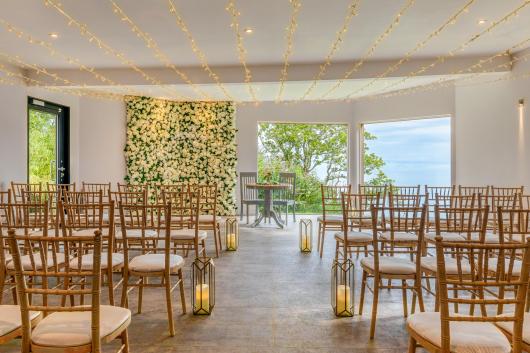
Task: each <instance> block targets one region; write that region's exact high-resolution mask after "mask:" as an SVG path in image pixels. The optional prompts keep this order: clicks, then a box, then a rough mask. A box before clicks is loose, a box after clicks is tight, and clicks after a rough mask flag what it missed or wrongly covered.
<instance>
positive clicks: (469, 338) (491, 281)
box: [407, 206, 530, 353]
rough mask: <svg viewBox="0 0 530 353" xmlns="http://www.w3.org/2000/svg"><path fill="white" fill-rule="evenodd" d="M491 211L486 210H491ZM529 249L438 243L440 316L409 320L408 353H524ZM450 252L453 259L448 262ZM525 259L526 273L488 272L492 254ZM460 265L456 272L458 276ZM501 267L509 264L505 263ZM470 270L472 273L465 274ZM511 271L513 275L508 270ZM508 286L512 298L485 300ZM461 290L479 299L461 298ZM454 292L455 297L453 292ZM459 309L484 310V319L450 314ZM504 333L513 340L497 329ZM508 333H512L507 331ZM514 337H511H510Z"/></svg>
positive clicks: (523, 246) (439, 240)
mask: <svg viewBox="0 0 530 353" xmlns="http://www.w3.org/2000/svg"><path fill="white" fill-rule="evenodd" d="M486 207H487V206H486ZM529 249H530V244H529V243H528V242H525V243H518V244H517V243H512V244H484V243H474V242H446V241H443V240H442V238H441V237H438V238H437V239H436V258H437V272H438V291H439V297H440V312H428V313H427V312H425V313H417V314H414V315H412V316H411V317H409V319H408V320H407V330H408V332H409V334H410V340H409V350H408V351H409V352H416V348H417V347H418V346H421V347H423V348H424V349H426V350H427V351H428V352H436V353H450V352H513V353H521V352H522V343H521V341H522V336H523V332H522V331H523V317H524V305H525V297H526V295H527V291H528V270H529V268H530V252H529ZM448 252H451V253H453V254H454V257H452V258H448V257H446V254H447V253H448ZM521 253H522V254H523V258H522V262H523V264H524V265H523V266H522V270H521V273H520V275H519V276H513V275H512V270H513V267H512V266H509V267H508V268H507V269H506V268H505V269H502V270H501V271H498V273H497V275H495V276H491V274H490V272H489V271H488V258H489V257H490V254H498V255H499V256H501V258H505V259H507V260H508V261H509V263H512V262H513V261H515V259H516V258H517V256H518V254H521ZM455 264H456V269H457V271H454V269H455ZM500 264H501V266H502V264H504V262H503V261H501V262H500ZM464 268H468V269H469V271H463V270H462V269H464ZM505 270H508V271H505ZM506 286H511V287H513V288H514V289H515V293H516V296H515V297H513V298H506V297H504V298H500V297H492V296H485V295H484V292H485V290H486V289H489V290H491V291H497V292H498V291H499V290H501V289H502V288H504V287H506ZM459 291H464V292H472V293H475V295H472V296H471V297H469V298H468V297H466V298H460V297H458V296H457V295H455V294H456V293H458V292H459ZM451 292H452V293H453V295H451V294H450V293H451ZM451 304H453V305H454V307H455V308H456V307H458V305H459V304H460V305H462V304H466V305H470V306H471V307H473V306H479V307H480V308H481V315H480V316H476V315H474V313H470V315H467V316H466V315H462V314H459V313H457V312H456V310H454V311H451V310H450V306H451ZM500 305H504V306H506V305H510V306H513V307H514V309H515V310H514V312H513V313H507V314H505V315H501V316H495V315H494V316H488V307H490V306H493V307H498V306H500ZM495 325H497V326H500V327H502V328H504V329H505V330H506V331H507V333H509V337H510V338H511V340H509V339H507V338H506V336H505V335H504V334H503V333H502V332H501V331H500V330H499V329H498V328H497V327H496V326H495ZM508 331H509V332H508ZM510 333H511V334H510Z"/></svg>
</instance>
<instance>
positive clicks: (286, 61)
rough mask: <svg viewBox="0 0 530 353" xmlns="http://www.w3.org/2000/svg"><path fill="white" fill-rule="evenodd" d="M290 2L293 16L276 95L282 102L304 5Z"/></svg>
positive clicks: (294, 1)
mask: <svg viewBox="0 0 530 353" xmlns="http://www.w3.org/2000/svg"><path fill="white" fill-rule="evenodd" d="M289 2H290V4H291V7H292V12H291V18H290V20H289V26H287V29H286V37H287V39H286V42H287V47H286V49H285V54H283V68H282V72H281V76H280V88H279V90H278V95H277V96H276V102H280V100H281V98H282V95H283V90H284V88H285V81H286V80H287V75H288V72H287V71H288V69H289V58H290V57H291V55H292V53H293V40H294V33H295V32H296V28H297V27H298V22H297V17H298V14H299V13H300V8H301V7H302V3H301V2H300V1H299V0H289Z"/></svg>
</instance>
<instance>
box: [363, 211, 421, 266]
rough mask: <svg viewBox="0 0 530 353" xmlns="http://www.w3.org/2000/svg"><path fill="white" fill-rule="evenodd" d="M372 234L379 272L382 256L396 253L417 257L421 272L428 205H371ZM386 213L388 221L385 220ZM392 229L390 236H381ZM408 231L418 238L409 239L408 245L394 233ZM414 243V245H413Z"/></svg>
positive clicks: (375, 264)
mask: <svg viewBox="0 0 530 353" xmlns="http://www.w3.org/2000/svg"><path fill="white" fill-rule="evenodd" d="M371 213H372V234H373V249H374V252H373V253H374V270H375V272H376V275H377V273H379V259H380V257H381V256H394V255H395V254H408V255H412V256H413V257H414V258H416V259H417V261H416V273H417V274H419V273H421V269H420V266H421V264H420V261H419V259H420V258H421V255H422V245H423V239H424V235H425V220H426V217H427V205H426V204H424V205H423V206H422V207H376V206H372V207H371ZM383 215H386V216H385V218H386V222H383V221H382V220H383ZM387 231H390V234H391V236H390V237H381V236H380V233H381V232H387ZM396 232H406V233H410V234H415V235H416V236H417V237H416V239H411V240H410V241H409V240H407V246H403V243H401V244H400V243H399V242H397V241H395V239H394V233H396ZM411 244H413V246H411Z"/></svg>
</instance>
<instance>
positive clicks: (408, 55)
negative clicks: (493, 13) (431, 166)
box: [343, 0, 475, 99]
mask: <svg viewBox="0 0 530 353" xmlns="http://www.w3.org/2000/svg"><path fill="white" fill-rule="evenodd" d="M474 2H475V0H469V1H468V2H467V3H466V4H465V5H464V6H463V7H461V8H459V9H458V11H457V12H455V13H454V14H453V15H451V17H449V18H448V19H447V20H446V21H445V22H444V23H443V24H442V25H441V26H439V27H438V28H436V29H435V30H434V31H433V32H431V33H430V34H429V35H428V36H427V37H426V38H425V39H423V40H422V41H421V42H419V43H418V44H416V46H415V47H414V48H413V49H412V50H410V51H408V52H407V53H406V54H405V56H404V57H403V58H401V59H400V60H399V61H398V62H396V63H395V64H393V65H391V66H389V67H388V68H387V69H386V70H385V71H384V72H382V73H381V74H379V75H378V76H377V77H375V78H374V79H372V80H371V81H370V82H368V83H367V84H365V85H363V86H361V87H360V88H358V89H356V90H355V91H353V92H352V93H350V94H348V95H347V96H345V97H343V98H344V99H348V98H350V97H352V96H356V95H358V94H359V93H361V92H363V91H364V90H366V89H367V88H369V87H371V86H372V85H373V84H374V83H376V82H377V81H379V80H380V79H382V78H384V77H387V76H388V75H390V74H391V73H393V72H395V71H396V70H397V69H398V68H399V67H400V66H401V65H403V64H404V63H406V62H408V61H409V60H410V59H411V58H412V56H413V55H414V54H415V53H416V52H418V51H419V50H421V49H422V48H423V47H425V46H426V45H427V44H428V43H429V42H430V41H431V40H433V39H434V38H436V37H438V36H439V35H440V34H441V33H442V32H443V31H444V30H445V29H446V28H448V27H449V26H450V25H453V24H455V23H456V21H457V20H458V18H459V17H460V16H461V15H462V14H464V13H467V12H469V8H470V6H471V5H473V3H474Z"/></svg>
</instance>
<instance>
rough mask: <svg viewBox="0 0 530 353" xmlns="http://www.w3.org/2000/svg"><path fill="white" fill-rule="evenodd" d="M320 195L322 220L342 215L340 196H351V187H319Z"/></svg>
mask: <svg viewBox="0 0 530 353" xmlns="http://www.w3.org/2000/svg"><path fill="white" fill-rule="evenodd" d="M320 192H321V195H322V218H323V219H324V221H325V220H326V217H327V216H331V215H342V194H351V185H350V184H348V185H320Z"/></svg>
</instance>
